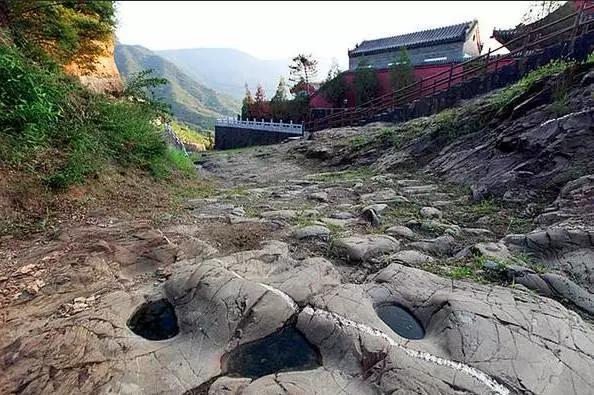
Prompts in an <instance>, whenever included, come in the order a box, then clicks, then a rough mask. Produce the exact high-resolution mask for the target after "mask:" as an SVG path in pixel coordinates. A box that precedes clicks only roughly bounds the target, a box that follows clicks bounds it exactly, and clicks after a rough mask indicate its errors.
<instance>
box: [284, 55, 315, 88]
mask: <svg viewBox="0 0 594 395" xmlns="http://www.w3.org/2000/svg"><path fill="white" fill-rule="evenodd" d="M289 71H290V73H291V77H290V78H289V81H291V82H292V83H293V88H292V92H293V93H295V94H298V93H300V92H301V91H303V90H305V92H307V93H308V94H309V92H308V91H307V90H308V89H309V84H310V82H312V80H313V79H314V78H315V77H316V75H317V73H318V61H317V60H315V59H314V58H313V56H312V55H311V54H309V55H304V54H299V55H297V56H295V57H294V58H293V59H292V63H291V64H290V65H289Z"/></svg>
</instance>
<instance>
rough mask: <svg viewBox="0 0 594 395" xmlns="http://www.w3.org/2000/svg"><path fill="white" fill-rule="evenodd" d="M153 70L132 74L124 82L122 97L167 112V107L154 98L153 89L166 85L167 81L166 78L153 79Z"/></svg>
mask: <svg viewBox="0 0 594 395" xmlns="http://www.w3.org/2000/svg"><path fill="white" fill-rule="evenodd" d="M153 71H154V70H152V69H147V70H143V71H141V72H138V73H134V74H132V76H131V77H130V78H128V80H127V81H126V85H125V87H124V91H123V93H122V94H123V96H127V97H132V98H133V99H136V100H138V101H141V102H146V103H148V104H150V105H151V106H153V107H154V108H156V109H158V110H161V111H163V112H168V111H169V106H168V105H167V104H166V103H165V102H163V101H162V100H161V99H160V98H157V97H156V96H155V88H158V87H160V86H162V85H166V84H168V83H169V81H168V80H167V79H166V78H161V77H153V76H152V75H151V74H152V73H153Z"/></svg>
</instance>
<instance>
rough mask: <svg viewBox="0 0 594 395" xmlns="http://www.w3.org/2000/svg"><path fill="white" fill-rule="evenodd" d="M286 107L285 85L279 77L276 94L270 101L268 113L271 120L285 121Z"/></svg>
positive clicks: (283, 80)
mask: <svg viewBox="0 0 594 395" xmlns="http://www.w3.org/2000/svg"><path fill="white" fill-rule="evenodd" d="M287 106H288V97H287V85H286V83H285V79H284V78H283V77H280V79H279V80H278V86H277V88H276V93H275V94H274V96H273V97H272V99H270V113H271V115H272V118H273V119H275V120H277V121H279V120H281V119H287Z"/></svg>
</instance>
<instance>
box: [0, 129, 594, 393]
mask: <svg viewBox="0 0 594 395" xmlns="http://www.w3.org/2000/svg"><path fill="white" fill-rule="evenodd" d="M373 127H374V126H373V125H372V126H370V127H369V128H373ZM361 131H363V132H365V129H361V128H359V129H342V130H336V131H333V132H332V133H329V134H328V135H327V137H324V138H319V139H317V140H315V141H294V142H291V143H288V144H282V145H278V146H270V147H262V148H250V149H244V150H239V151H228V152H215V153H207V154H204V155H203V156H202V157H201V158H200V160H198V161H197V169H198V173H199V176H200V177H205V178H208V179H210V180H214V181H215V182H216V188H215V191H214V192H213V193H212V194H211V195H210V196H208V197H204V198H195V199H187V200H185V201H184V202H183V205H184V207H185V213H184V215H181V216H171V218H169V219H168V220H166V221H164V222H163V223H162V225H159V226H158V227H157V226H156V225H155V224H154V223H151V222H148V221H143V220H141V219H139V220H137V221H124V220H120V219H118V218H115V217H111V216H110V215H109V213H102V214H101V215H99V214H98V215H96V216H95V217H93V218H90V219H89V220H88V221H87V223H86V224H83V225H79V226H76V227H64V228H63V229H62V230H61V232H60V233H58V234H57V235H55V237H53V238H51V239H47V238H44V239H41V238H38V239H30V240H26V241H18V242H17V241H15V240H12V241H11V243H6V244H4V245H3V248H2V254H3V256H2V259H3V261H4V263H3V265H4V266H3V273H2V276H3V277H2V279H1V281H2V283H1V284H2V299H1V303H2V329H1V332H0V333H1V336H0V338H1V341H0V347H1V351H0V354H1V355H2V358H1V359H0V366H1V370H2V372H3V374H2V375H1V378H0V392H2V393H27V394H33V393H72V392H82V393H155V394H156V393H171V394H180V393H188V394H263V393H270V394H273V393H275V394H276V393H291V394H301V393H323V394H334V393H336V394H338V393H352V394H361V393H370V394H371V393H431V394H437V393H440V394H452V393H456V394H461V393H476V394H492V393H496V394H514V393H524V394H526V393H528V394H529V393H534V394H558V393H561V392H563V393H568V394H569V393H572V394H586V393H592V392H594V377H593V376H592V374H591V373H592V371H593V369H594V326H593V324H592V320H591V317H592V314H594V300H593V298H592V294H591V292H592V291H593V288H592V284H593V281H592V280H593V278H592V262H593V259H594V246H593V242H594V232H593V230H592V228H591V227H590V225H589V223H588V221H587V218H589V217H588V215H586V214H584V212H583V211H581V210H580V208H581V207H582V206H583V205H582V204H580V202H583V201H584V200H586V201H591V199H592V193H593V192H592V191H594V187H593V181H594V180H593V178H592V177H591V176H586V177H581V178H579V179H576V180H575V181H572V182H570V183H568V184H567V186H566V187H565V188H564V189H563V190H562V191H561V193H560V195H559V197H558V199H556V200H555V202H554V203H552V204H550V205H549V206H550V207H548V208H545V207H538V208H537V209H535V210H533V211H530V210H529V211H526V210H525V209H526V207H508V206H506V205H504V204H502V203H500V202H498V201H490V200H488V201H482V202H479V203H473V202H472V194H471V191H470V190H468V189H466V188H463V187H460V186H457V185H454V184H449V183H447V182H445V181H444V180H443V179H439V178H435V177H431V176H429V175H427V174H426V173H424V172H421V171H417V172H415V171H407V172H404V171H402V172H398V171H374V170H373V169H370V168H367V167H364V166H351V167H343V168H341V169H340V170H337V169H335V168H332V167H328V166H326V165H325V163H324V162H323V161H322V162H320V160H319V159H312V157H318V158H324V156H325V155H327V153H328V152H331V150H332V147H333V144H335V142H336V141H338V140H340V139H341V138H346V137H349V136H352V135H353V134H357V133H360V132H361ZM337 139H338V140H337ZM588 199H590V200H588ZM8 244H10V246H9V245H8Z"/></svg>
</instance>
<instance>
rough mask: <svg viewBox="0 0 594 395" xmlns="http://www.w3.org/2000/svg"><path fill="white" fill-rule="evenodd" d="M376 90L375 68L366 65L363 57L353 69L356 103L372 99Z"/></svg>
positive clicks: (359, 103)
mask: <svg viewBox="0 0 594 395" xmlns="http://www.w3.org/2000/svg"><path fill="white" fill-rule="evenodd" d="M377 90H378V82H377V75H376V73H375V69H374V68H373V67H371V66H368V64H367V62H366V61H365V60H364V59H361V60H360V61H359V65H358V66H357V69H356V70H355V94H356V100H357V105H358V106H359V105H361V104H363V103H365V102H367V101H369V100H371V99H373V98H374V97H375V96H376V94H377Z"/></svg>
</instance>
